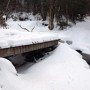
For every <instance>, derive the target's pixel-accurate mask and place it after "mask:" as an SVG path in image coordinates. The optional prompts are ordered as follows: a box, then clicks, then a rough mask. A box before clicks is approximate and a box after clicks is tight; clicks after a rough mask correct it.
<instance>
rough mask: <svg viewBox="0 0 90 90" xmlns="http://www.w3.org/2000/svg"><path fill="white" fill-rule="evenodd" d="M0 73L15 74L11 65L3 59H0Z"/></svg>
mask: <svg viewBox="0 0 90 90" xmlns="http://www.w3.org/2000/svg"><path fill="white" fill-rule="evenodd" d="M0 71H4V72H9V73H12V74H16V73H17V72H16V69H15V67H14V66H13V65H12V63H11V62H10V61H9V60H7V59H5V58H0Z"/></svg>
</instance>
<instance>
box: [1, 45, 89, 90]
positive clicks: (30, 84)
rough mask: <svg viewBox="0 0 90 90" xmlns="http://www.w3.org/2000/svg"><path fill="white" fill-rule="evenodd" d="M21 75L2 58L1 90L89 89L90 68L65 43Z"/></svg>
mask: <svg viewBox="0 0 90 90" xmlns="http://www.w3.org/2000/svg"><path fill="white" fill-rule="evenodd" d="M22 73H23V74H17V73H16V70H15V69H14V67H13V65H12V64H11V63H10V62H9V61H7V60H6V59H3V58H0V90H90V85H89V84H90V69H89V66H88V65H87V63H86V62H85V61H84V60H83V59H82V56H81V55H80V54H78V53H77V52H76V51H74V50H72V49H71V48H69V47H68V45H66V44H61V45H59V46H58V48H57V49H56V50H55V51H54V52H53V54H52V55H51V56H49V57H48V58H46V59H45V60H43V61H41V62H39V63H37V64H35V65H33V66H32V67H31V68H29V69H27V70H26V71H24V72H22Z"/></svg>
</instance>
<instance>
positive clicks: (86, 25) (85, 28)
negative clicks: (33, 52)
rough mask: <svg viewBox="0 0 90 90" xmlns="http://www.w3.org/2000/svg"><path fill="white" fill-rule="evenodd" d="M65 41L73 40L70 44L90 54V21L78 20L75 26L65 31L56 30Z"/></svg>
mask: <svg viewBox="0 0 90 90" xmlns="http://www.w3.org/2000/svg"><path fill="white" fill-rule="evenodd" d="M55 32H56V33H58V35H59V38H60V39H62V40H63V41H65V42H66V41H71V42H72V44H71V45H69V46H70V47H71V48H73V49H75V50H80V51H82V52H83V53H87V54H90V21H89V20H87V19H86V21H84V22H78V23H77V24H76V25H75V26H73V27H71V28H67V29H66V30H63V31H55Z"/></svg>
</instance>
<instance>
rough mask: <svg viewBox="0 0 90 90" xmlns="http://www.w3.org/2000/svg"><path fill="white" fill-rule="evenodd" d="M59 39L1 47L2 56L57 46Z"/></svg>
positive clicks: (0, 55)
mask: <svg viewBox="0 0 90 90" xmlns="http://www.w3.org/2000/svg"><path fill="white" fill-rule="evenodd" d="M58 41H59V40H52V41H47V42H43V43H37V44H31V45H24V46H17V47H10V48H4V49H0V57H7V56H11V55H17V54H21V53H25V52H30V51H35V50H39V49H44V48H48V47H52V46H56V45H58Z"/></svg>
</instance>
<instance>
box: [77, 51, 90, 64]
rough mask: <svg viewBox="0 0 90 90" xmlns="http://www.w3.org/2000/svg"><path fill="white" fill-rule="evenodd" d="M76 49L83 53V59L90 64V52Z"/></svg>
mask: <svg viewBox="0 0 90 90" xmlns="http://www.w3.org/2000/svg"><path fill="white" fill-rule="evenodd" d="M76 51H77V52H79V53H80V54H81V55H82V57H83V59H84V60H85V61H86V62H87V63H88V64H89V65H90V54H86V53H83V52H82V51H80V50H76Z"/></svg>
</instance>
